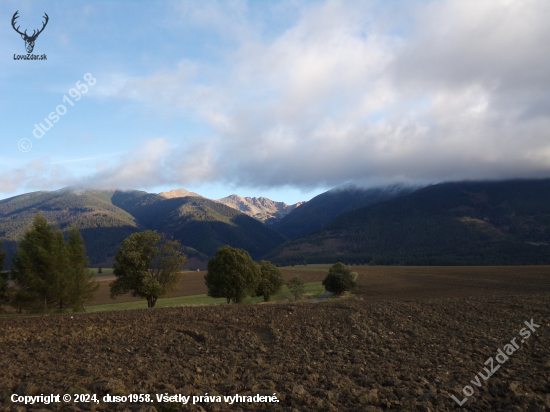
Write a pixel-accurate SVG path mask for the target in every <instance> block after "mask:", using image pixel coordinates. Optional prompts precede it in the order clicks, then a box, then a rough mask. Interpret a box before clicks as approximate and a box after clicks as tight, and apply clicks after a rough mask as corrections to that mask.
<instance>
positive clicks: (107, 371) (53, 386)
mask: <svg viewBox="0 0 550 412" xmlns="http://www.w3.org/2000/svg"><path fill="white" fill-rule="evenodd" d="M308 268H309V269H311V268H312V267H308ZM353 269H354V270H356V271H359V270H357V268H353ZM432 269H433V271H432V272H430V270H432ZM548 269H549V268H548V267H521V268H493V269H491V268H477V270H478V272H477V276H476V274H475V270H474V268H466V269H465V268H431V269H430V270H428V269H427V268H397V267H395V268H364V271H365V272H363V276H361V277H360V279H361V280H360V286H359V288H358V291H357V295H356V297H352V298H349V299H346V300H339V301H328V302H323V303H318V304H311V303H295V304H260V305H240V306H238V305H221V306H211V307H185V308H167V309H155V310H150V311H147V310H143V311H129V312H112V313H102V314H85V315H78V316H77V315H74V316H72V317H71V316H70V315H63V316H47V317H20V318H0V371H1V373H0V410H18V411H23V409H14V408H15V407H22V406H24V405H21V404H15V403H12V402H11V401H10V396H11V394H13V393H18V394H20V395H40V394H45V395H46V394H49V393H52V394H60V395H63V394H65V393H69V392H71V391H75V390H77V388H83V389H86V390H87V391H89V392H91V393H95V394H97V395H98V397H99V398H102V397H103V396H105V395H106V394H111V395H113V394H115V393H117V394H130V393H148V394H151V395H152V396H153V398H155V394H165V393H168V394H170V395H172V394H183V395H187V396H189V395H190V396H193V395H195V396H203V395H205V393H208V395H209V396H217V395H219V396H222V400H223V395H234V394H237V393H238V394H240V395H253V394H256V393H261V394H262V395H271V394H273V393H276V394H277V397H278V399H279V401H280V402H279V403H264V404H260V403H251V404H247V403H239V404H233V405H228V404H226V403H224V402H223V401H222V402H221V403H207V402H203V403H201V404H200V405H194V406H191V407H190V406H185V408H182V410H207V411H216V410H243V411H245V410H274V411H289V410H290V411H292V410H294V411H383V410H390V411H445V410H455V409H457V408H458V405H457V403H456V402H455V401H454V400H453V399H452V397H451V396H452V395H454V396H456V397H457V398H458V399H459V400H462V399H463V398H464V395H462V389H463V387H464V386H465V385H469V386H471V387H472V388H473V390H474V395H473V397H471V398H469V399H468V400H467V401H466V403H465V404H464V406H465V407H468V408H469V409H470V410H473V411H503V410H511V411H547V410H550V395H549V394H550V360H549V355H550V270H548ZM361 270H363V269H361ZM299 271H302V272H303V273H305V272H306V270H305V269H299V268H294V269H292V270H290V269H289V272H287V273H286V275H292V276H294V274H295V273H296V272H299ZM290 272H292V273H290ZM315 273H316V272H311V271H310V274H311V276H321V277H324V274H323V273H322V272H317V274H315ZM286 275H285V276H286ZM453 293H454V296H453ZM531 319H533V321H534V323H536V324H538V325H540V327H539V328H537V329H536V332H534V333H532V335H531V336H530V337H529V338H528V339H525V342H524V343H520V346H521V349H519V350H517V351H515V352H514V353H513V354H511V355H510V356H509V359H508V360H507V361H506V362H505V363H503V364H502V365H501V367H500V369H499V370H498V371H496V372H495V373H494V375H493V376H491V377H489V378H488V379H487V380H486V381H485V380H483V379H482V378H479V380H480V384H481V387H480V388H478V387H477V386H475V385H474V384H472V383H470V381H472V380H475V377H476V374H477V373H478V372H482V373H484V374H485V371H484V369H483V368H484V367H487V368H488V369H489V366H490V365H486V364H485V362H486V361H487V359H488V358H489V357H493V358H494V357H495V356H496V355H497V350H498V349H502V348H504V346H505V345H506V344H508V343H509V342H510V340H512V339H513V338H517V342H518V343H519V341H520V339H521V336H520V335H519V331H520V329H522V328H525V327H526V325H525V324H524V322H525V321H530V320H531ZM494 363H495V366H496V365H497V361H496V360H495V361H494ZM478 377H479V375H478ZM145 406H147V407H150V406H154V407H155V408H156V409H157V410H159V411H161V410H166V411H168V410H177V409H170V408H175V407H176V406H177V405H171V404H168V403H160V404H157V403H156V401H155V402H154V403H149V404H147V405H141V404H130V403H126V404H121V403H110V404H107V403H103V402H101V403H100V404H98V405H96V404H82V403H79V404H72V403H71V404H64V403H62V402H61V403H56V404H51V405H33V406H29V405H27V410H31V409H32V410H40V409H47V410H50V409H56V410H61V409H62V408H65V409H66V410H78V409H82V410H89V409H95V410H105V409H118V410H136V411H138V410H146V409H145ZM67 408H68V409H67Z"/></svg>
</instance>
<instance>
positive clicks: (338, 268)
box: [323, 263, 357, 295]
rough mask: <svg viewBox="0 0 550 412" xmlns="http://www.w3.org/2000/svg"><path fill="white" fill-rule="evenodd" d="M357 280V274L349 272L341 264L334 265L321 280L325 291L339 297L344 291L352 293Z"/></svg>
mask: <svg viewBox="0 0 550 412" xmlns="http://www.w3.org/2000/svg"><path fill="white" fill-rule="evenodd" d="M356 280H357V273H355V272H352V271H350V270H349V269H348V268H346V266H345V265H344V264H343V263H335V264H334V265H332V267H331V268H330V269H329V271H328V275H327V277H326V278H325V280H323V286H324V287H325V290H327V291H329V292H332V293H334V294H335V295H339V294H341V293H343V292H345V291H353V290H355V287H356V286H357V284H356Z"/></svg>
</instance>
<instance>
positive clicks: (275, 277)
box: [254, 260, 285, 302]
mask: <svg viewBox="0 0 550 412" xmlns="http://www.w3.org/2000/svg"><path fill="white" fill-rule="evenodd" d="M260 277H261V279H260V283H259V284H258V288H257V289H256V293H255V295H254V296H263V298H264V302H269V300H270V298H271V295H275V294H277V293H279V292H280V290H281V288H282V287H283V285H284V284H285V281H284V279H283V275H282V274H281V271H280V270H279V269H277V267H276V266H275V265H273V264H272V263H271V262H267V261H265V260H262V261H260Z"/></svg>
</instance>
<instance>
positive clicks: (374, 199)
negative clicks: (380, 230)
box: [271, 184, 416, 239]
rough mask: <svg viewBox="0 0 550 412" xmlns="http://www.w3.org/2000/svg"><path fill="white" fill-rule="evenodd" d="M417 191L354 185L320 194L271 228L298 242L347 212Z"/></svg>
mask: <svg viewBox="0 0 550 412" xmlns="http://www.w3.org/2000/svg"><path fill="white" fill-rule="evenodd" d="M414 190H416V187H412V186H406V185H391V186H387V187H379V188H371V189H364V188H361V187H359V186H355V185H349V184H348V185H343V186H339V187H336V188H334V189H332V190H329V191H327V192H325V193H321V194H320V195H318V196H315V197H314V198H313V199H311V200H310V201H308V202H306V203H305V204H303V205H302V206H301V207H300V208H298V209H296V210H293V211H292V212H291V213H289V214H288V215H287V216H286V217H284V218H283V219H281V220H280V221H277V222H274V223H273V224H272V225H271V227H272V228H273V229H275V230H277V231H279V232H280V233H282V234H283V235H285V236H286V237H288V238H289V239H296V238H297V237H300V236H303V235H305V234H307V233H309V232H312V231H314V230H317V229H320V228H321V227H323V226H324V225H325V224H327V223H328V222H330V221H331V220H333V219H334V218H336V217H337V216H340V215H342V214H345V213H347V212H351V211H352V210H355V209H358V208H360V207H363V206H368V205H371V204H374V203H378V202H382V201H385V200H389V199H393V198H396V197H400V196H404V195H406V194H409V193H411V192H413V191H414Z"/></svg>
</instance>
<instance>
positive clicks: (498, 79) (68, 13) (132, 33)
mask: <svg viewBox="0 0 550 412" xmlns="http://www.w3.org/2000/svg"><path fill="white" fill-rule="evenodd" d="M17 10H18V11H19V17H18V19H17V25H18V26H20V30H24V29H27V33H29V32H30V33H32V31H33V30H34V29H38V28H40V27H42V22H43V16H44V12H46V13H47V14H48V16H49V22H48V25H47V26H46V28H45V29H44V31H43V32H42V33H41V34H40V35H39V36H38V38H37V40H36V43H35V48H34V51H33V54H36V55H41V54H46V55H47V60H45V61H26V60H14V55H26V50H25V43H24V41H23V40H22V39H21V37H20V36H19V35H18V34H17V33H16V32H15V31H14V29H13V28H12V26H11V24H10V22H11V19H12V16H13V14H14V13H15V11H17ZM0 15H1V16H2V21H3V22H4V23H3V24H2V25H1V26H0V36H1V37H2V39H3V41H2V42H1V43H0V56H2V58H1V60H0V61H1V63H0V64H1V70H0V96H1V97H0V110H1V113H2V123H1V127H2V133H0V198H6V197H10V196H14V195H17V194H20V193H25V192H28V191H34V190H55V189H59V188H61V187H64V186H67V185H73V184H77V185H84V186H90V187H101V188H122V189H140V190H146V191H150V192H160V191H164V190H171V189H177V188H186V189H188V190H191V191H194V192H197V193H200V194H202V195H204V196H206V197H210V198H220V197H224V196H227V195H230V194H232V193H236V194H238V195H240V196H266V197H269V198H271V199H273V200H277V201H284V202H287V203H295V202H297V201H301V200H308V199H310V198H311V197H313V196H315V195H316V194H318V193H321V192H323V191H325V190H328V189H330V188H332V187H334V186H337V185H340V184H343V183H346V182H356V183H358V184H361V185H364V186H376V185H384V184H390V183H397V182H405V183H414V184H426V183H436V182H441V181H448V180H460V179H500V178H514V177H549V176H550V127H549V126H550V98H549V97H548V96H550V93H549V91H550V90H549V89H550V57H549V50H550V29H549V28H548V25H547V23H546V22H545V20H544V18H545V16H548V15H550V2H540V1H535V0H533V1H530V0H525V1H512V0H502V1H496V0H494V1H493V0H487V1H484V2H479V1H477V0H476V1H474V0H441V1H368V0H357V1H355V0H346V1H337V0H326V1H309V2H308V1H297V0H288V1H268V0H262V1H260V0H256V1H180V2H176V1H157V2H153V1H94V2H85V1H79V2H75V1H47V2H46V1H9V0H7V1H2V3H1V4H0ZM30 33H29V34H30ZM86 73H91V75H92V76H93V77H94V78H95V79H96V80H97V82H96V83H95V84H94V85H89V91H88V92H87V93H86V94H84V95H82V97H81V99H80V100H78V101H73V104H74V106H71V105H70V104H69V103H66V102H65V103H64V102H63V98H64V96H67V97H70V96H69V90H70V89H71V88H74V87H75V84H76V83H77V82H78V81H80V82H81V83H84V84H87V82H86V81H85V80H84V75H85V74H86ZM71 100H74V99H72V98H71ZM61 104H64V105H65V106H66V108H67V111H66V113H65V114H64V115H62V116H60V117H59V121H58V122H56V123H55V124H53V127H52V128H51V129H50V130H48V131H47V132H46V133H45V134H44V135H43V136H42V137H41V138H40V139H37V138H36V137H35V136H33V129H34V128H35V124H40V123H43V124H45V125H47V123H46V122H45V118H47V117H48V116H49V115H50V113H52V112H55V110H56V108H58V106H59V105H61ZM61 110H62V109H61ZM21 139H28V141H26V140H25V141H23V142H22V143H21V145H20V146H21V147H22V148H23V149H25V148H27V147H28V143H30V144H32V148H31V149H30V150H29V151H26V152H23V151H21V150H20V147H19V146H18V143H19V142H20V141H21Z"/></svg>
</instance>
